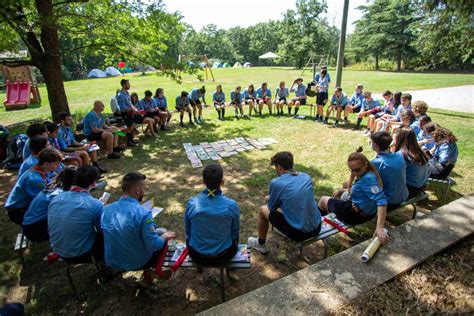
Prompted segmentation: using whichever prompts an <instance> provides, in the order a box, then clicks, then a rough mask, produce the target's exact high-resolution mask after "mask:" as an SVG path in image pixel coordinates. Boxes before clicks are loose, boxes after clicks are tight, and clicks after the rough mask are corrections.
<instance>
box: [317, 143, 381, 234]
mask: <svg viewBox="0 0 474 316" xmlns="http://www.w3.org/2000/svg"><path fill="white" fill-rule="evenodd" d="M361 151H362V148H359V149H358V150H357V151H356V152H354V153H352V154H350V155H349V157H348V159H347V166H348V167H349V170H350V171H351V175H350V178H349V182H348V183H347V182H346V183H345V184H344V185H343V186H344V188H343V189H340V190H337V191H335V192H334V194H333V197H330V196H323V197H321V199H320V200H319V208H320V209H321V210H323V211H326V212H330V213H334V214H336V217H337V218H338V219H339V220H340V221H342V222H344V223H347V224H352V225H356V224H361V223H364V222H367V221H369V220H371V219H372V218H374V217H375V216H376V215H377V226H376V229H375V235H377V237H378V238H379V239H380V241H381V242H382V243H385V242H387V241H388V235H387V234H386V233H385V231H384V226H385V217H386V215H387V204H388V202H387V199H386V196H385V194H384V190H383V188H384V185H383V183H382V179H381V177H380V175H379V173H378V171H377V169H376V168H375V166H374V165H373V164H372V163H370V161H369V160H368V159H367V157H365V156H364V155H363V154H362V153H361Z"/></svg>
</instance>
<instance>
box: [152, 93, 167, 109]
mask: <svg viewBox="0 0 474 316" xmlns="http://www.w3.org/2000/svg"><path fill="white" fill-rule="evenodd" d="M153 101H154V102H155V107H157V108H159V109H160V110H162V111H166V110H167V109H168V101H167V100H166V97H165V96H162V97H160V98H157V97H154V98H153Z"/></svg>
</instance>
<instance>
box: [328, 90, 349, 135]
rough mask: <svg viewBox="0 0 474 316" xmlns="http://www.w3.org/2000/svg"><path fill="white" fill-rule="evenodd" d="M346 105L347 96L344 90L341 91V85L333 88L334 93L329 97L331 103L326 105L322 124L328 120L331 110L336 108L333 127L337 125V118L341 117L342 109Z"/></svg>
mask: <svg viewBox="0 0 474 316" xmlns="http://www.w3.org/2000/svg"><path fill="white" fill-rule="evenodd" d="M346 105H347V97H346V95H345V93H344V92H342V88H341V87H337V88H336V89H335V90H334V94H333V95H332V98H331V103H330V104H329V106H328V109H327V110H326V118H325V119H324V122H323V123H324V124H327V123H328V120H329V115H330V114H331V113H332V111H334V110H336V121H335V122H334V124H333V127H338V126H339V120H340V119H341V113H342V111H343V110H344V108H345V107H346Z"/></svg>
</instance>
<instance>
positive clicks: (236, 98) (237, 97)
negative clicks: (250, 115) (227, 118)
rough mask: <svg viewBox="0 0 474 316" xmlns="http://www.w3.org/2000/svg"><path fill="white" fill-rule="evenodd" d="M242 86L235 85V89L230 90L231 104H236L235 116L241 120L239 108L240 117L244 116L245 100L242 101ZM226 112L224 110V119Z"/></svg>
mask: <svg viewBox="0 0 474 316" xmlns="http://www.w3.org/2000/svg"><path fill="white" fill-rule="evenodd" d="M241 90H242V88H241V87H240V86H237V87H235V89H234V90H233V91H231V92H230V105H233V106H234V111H235V118H236V119H237V120H239V110H240V117H244V102H242V93H241ZM224 113H225V112H222V119H224Z"/></svg>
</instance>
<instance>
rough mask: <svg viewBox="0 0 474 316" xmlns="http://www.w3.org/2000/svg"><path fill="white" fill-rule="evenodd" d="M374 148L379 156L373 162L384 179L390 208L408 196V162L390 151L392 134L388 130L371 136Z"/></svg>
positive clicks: (384, 188) (384, 187)
mask: <svg viewBox="0 0 474 316" xmlns="http://www.w3.org/2000/svg"><path fill="white" fill-rule="evenodd" d="M370 139H371V141H372V149H373V150H374V151H375V152H376V153H377V156H376V157H375V159H374V160H372V164H374V166H375V167H376V168H377V170H378V172H379V173H380V177H381V178H382V181H383V191H384V193H385V196H386V197H387V202H388V204H389V205H388V209H389V210H390V209H392V208H396V207H397V206H398V205H399V204H400V203H402V202H404V201H406V200H407V198H408V189H407V186H406V184H407V181H406V162H405V160H404V159H403V157H400V155H397V154H395V153H390V152H389V151H388V149H389V147H390V144H391V143H392V136H390V134H389V133H387V132H377V133H374V134H372V135H371V136H370Z"/></svg>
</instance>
